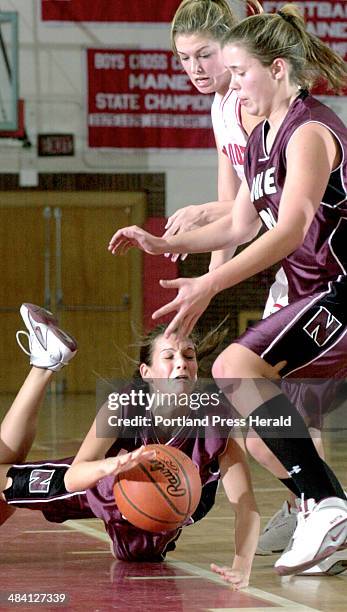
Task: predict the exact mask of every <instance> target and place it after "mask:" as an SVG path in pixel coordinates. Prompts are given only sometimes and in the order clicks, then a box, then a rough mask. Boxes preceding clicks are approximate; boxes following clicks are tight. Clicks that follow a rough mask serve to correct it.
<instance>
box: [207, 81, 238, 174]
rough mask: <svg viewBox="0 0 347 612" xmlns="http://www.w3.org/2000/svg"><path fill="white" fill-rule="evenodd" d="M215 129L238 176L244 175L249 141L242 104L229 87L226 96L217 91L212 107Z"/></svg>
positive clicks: (220, 143)
mask: <svg viewBox="0 0 347 612" xmlns="http://www.w3.org/2000/svg"><path fill="white" fill-rule="evenodd" d="M211 118H212V125H213V131H214V133H215V135H216V137H217V139H218V142H219V146H220V147H221V148H222V151H223V153H224V154H225V155H226V156H227V157H228V158H229V159H230V162H231V163H232V165H233V167H234V168H235V171H236V173H237V176H238V177H239V179H240V180H241V181H242V179H243V177H244V170H243V162H244V155H245V149H246V142H247V134H246V133H245V131H244V129H243V127H242V123H241V105H240V102H239V100H238V97H237V95H236V93H235V91H233V90H231V89H229V90H228V91H227V93H226V94H225V96H224V97H223V96H221V95H220V94H218V93H216V94H215V96H214V100H213V103H212V107H211Z"/></svg>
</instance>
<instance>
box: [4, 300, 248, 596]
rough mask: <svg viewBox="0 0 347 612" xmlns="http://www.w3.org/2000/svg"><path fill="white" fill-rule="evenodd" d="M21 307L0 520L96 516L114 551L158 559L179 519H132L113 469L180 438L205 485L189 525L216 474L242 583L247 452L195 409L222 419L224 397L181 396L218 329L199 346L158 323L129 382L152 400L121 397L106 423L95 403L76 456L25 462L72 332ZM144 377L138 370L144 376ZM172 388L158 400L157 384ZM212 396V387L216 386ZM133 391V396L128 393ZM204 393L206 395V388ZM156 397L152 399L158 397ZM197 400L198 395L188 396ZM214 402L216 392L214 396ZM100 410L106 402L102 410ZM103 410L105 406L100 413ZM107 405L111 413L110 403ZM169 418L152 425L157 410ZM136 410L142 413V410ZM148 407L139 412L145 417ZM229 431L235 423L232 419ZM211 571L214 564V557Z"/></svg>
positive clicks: (233, 575) (205, 505) (68, 353)
mask: <svg viewBox="0 0 347 612" xmlns="http://www.w3.org/2000/svg"><path fill="white" fill-rule="evenodd" d="M21 315H22V317H23V320H24V323H25V325H26V327H27V329H28V332H18V333H17V339H18V340H19V343H20V335H22V334H25V335H27V337H28V341H29V351H27V350H26V349H25V347H23V345H22V344H21V343H20V345H21V347H22V348H23V350H25V352H28V354H29V355H30V363H31V365H32V366H33V367H32V369H31V371H30V373H29V375H28V377H27V378H26V380H25V382H24V384H23V386H22V388H21V390H20V391H19V393H18V395H17V397H16V399H15V401H14V403H13V404H12V406H11V408H10V410H9V411H8V413H7V414H6V415H5V417H4V420H3V422H2V423H1V430H0V524H2V523H4V522H5V521H6V519H7V518H9V516H10V515H11V514H12V513H13V512H14V511H15V508H16V507H22V508H23V507H24V508H30V509H31V510H40V511H42V513H43V515H44V516H45V518H46V519H47V520H49V521H53V522H58V523H61V522H64V521H66V520H71V519H82V518H95V517H98V518H100V519H102V521H103V522H104V525H105V529H106V531H107V533H108V535H109V536H110V544H111V550H112V553H113V554H114V556H115V557H116V558H118V559H121V560H125V561H156V562H159V561H163V560H164V559H165V556H166V553H167V552H168V551H170V550H171V551H172V550H174V548H175V542H176V540H177V539H178V537H179V536H180V534H181V531H182V530H181V528H180V529H175V530H174V531H170V532H161V533H149V532H147V531H143V530H141V529H138V528H136V527H134V526H133V525H131V524H130V523H129V522H128V521H127V520H126V518H125V517H124V516H122V514H121V513H120V511H119V510H118V508H117V506H116V504H115V500H114V494H113V485H114V478H115V475H116V474H118V473H119V472H121V471H124V470H126V469H130V468H131V467H133V466H134V465H136V464H137V463H138V462H139V461H140V460H141V459H142V458H147V459H151V458H153V452H152V451H146V445H147V444H158V443H163V444H168V445H171V446H175V447H177V448H180V449H181V450H182V451H183V452H185V453H186V454H187V455H188V456H190V457H191V458H192V460H193V461H194V463H195V465H196V466H197V467H198V469H199V472H200V477H201V481H202V484H203V489H202V490H203V492H202V496H201V500H200V502H199V505H198V507H197V509H196V511H195V512H194V514H193V515H192V517H190V518H189V519H188V520H187V525H189V524H192V523H193V522H196V521H198V520H200V519H202V518H203V517H204V516H205V515H206V514H207V512H208V511H209V510H210V508H211V507H212V506H213V504H214V499H215V493H216V489H217V483H218V480H219V479H220V478H221V479H222V481H223V486H224V488H225V491H226V493H227V496H228V499H229V501H230V503H231V505H232V506H233V508H234V510H235V513H236V522H235V557H234V562H233V568H232V570H231V572H230V574H229V578H230V582H232V583H233V585H234V587H235V588H236V589H238V588H242V587H244V586H247V584H248V580H249V576H250V572H251V566H252V560H253V556H254V552H255V549H256V545H257V538H258V534H259V522H260V521H259V514H258V512H257V509H256V504H255V500H254V495H253V492H252V487H251V481H250V476H249V470H248V466H247V461H246V453H245V450H244V446H243V440H242V438H237V436H233V435H232V430H233V428H232V427H230V424H228V423H225V424H223V423H221V424H220V425H218V424H216V425H213V421H212V419H211V418H210V419H208V422H207V425H206V424H205V423H204V422H203V420H202V418H203V417H204V416H206V415H209V416H210V417H211V416H213V415H215V414H216V413H218V414H219V412H220V411H221V409H222V413H223V414H224V416H225V419H227V418H228V417H229V416H230V410H229V407H228V405H226V404H221V403H220V402H217V403H218V405H219V408H218V409H216V408H215V407H214V406H212V405H210V406H206V401H208V400H209V398H208V397H207V400H206V395H205V398H204V403H201V405H196V404H194V409H193V407H192V410H191V409H190V405H189V404H188V405H187V403H185V404H184V403H182V402H181V401H178V402H174V401H173V400H172V396H174V397H176V398H179V400H182V399H185V398H187V397H189V398H191V399H192V391H193V389H194V387H195V383H196V380H197V372H198V363H197V354H200V357H203V356H204V355H205V356H207V355H208V354H209V353H210V351H211V350H213V347H215V346H216V345H217V344H218V341H219V340H221V338H222V336H221V335H220V334H219V333H216V334H212V335H211V336H210V337H209V338H206V339H204V340H203V341H202V342H200V343H199V345H198V346H196V345H195V344H194V341H193V339H192V338H184V339H180V340H179V339H177V338H176V337H175V336H173V335H171V336H170V337H169V338H165V337H164V335H163V332H164V330H165V328H163V327H160V328H156V329H155V330H153V332H151V333H150V334H149V335H148V336H147V338H145V339H144V341H143V342H142V345H141V351H140V364H139V371H138V373H137V374H138V379H136V381H133V382H132V384H131V390H136V389H137V388H138V387H137V385H138V384H139V381H140V382H141V385H142V387H141V389H142V390H146V391H148V392H150V393H152V394H153V396H154V400H155V401H154V402H152V403H151V409H150V410H148V406H147V405H143V403H140V404H138V405H137V406H136V404H135V405H134V404H132V403H131V402H129V405H128V406H126V405H124V406H120V407H119V408H120V410H119V411H118V412H119V413H120V414H121V416H122V418H123V419H124V420H125V421H124V425H119V426H114V427H111V428H110V427H109V428H108V429H106V430H105V428H104V420H106V421H107V414H106V418H105V419H104V413H103V412H102V409H101V413H98V416H97V418H96V419H95V420H94V423H93V425H92V427H91V428H90V431H89V432H88V433H87V435H86V437H85V439H84V441H83V443H82V445H81V448H80V450H79V451H78V453H77V455H76V457H69V458H68V459H62V460H60V461H56V460H54V461H43V462H42V461H41V462H31V463H24V461H25V459H26V456H27V453H28V452H29V450H30V447H31V445H32V442H33V439H34V436H35V429H36V424H37V418H38V414H39V410H40V407H41V403H42V399H43V397H44V394H45V391H46V389H47V386H48V384H49V382H50V380H51V377H52V375H53V374H54V372H55V371H58V370H60V369H61V368H62V367H63V366H64V365H66V364H67V363H68V362H69V361H70V360H71V359H72V358H73V357H74V355H75V354H76V350H77V344H76V341H75V340H74V339H73V338H72V337H71V336H69V335H68V334H66V333H65V332H63V331H62V330H61V329H59V327H58V325H57V321H56V320H55V318H54V317H53V315H52V314H51V313H49V312H48V311H47V310H45V309H43V308H39V307H38V306H34V305H33V304H23V305H22V307H21ZM142 379H143V380H142ZM157 389H160V390H161V391H162V393H166V395H170V398H171V400H170V401H169V400H165V398H164V400H163V401H161V399H160V397H161V396H160V395H158V393H157ZM214 391H215V392H216V393H215V396H217V398H218V397H220V394H219V392H218V390H217V389H216V388H215V389H214ZM129 397H130V398H131V397H132V396H130V395H129ZM209 397H211V398H212V395H211V396H209ZM158 398H159V399H158ZM196 401H198V400H196ZM213 402H214V403H215V397H214V399H213ZM106 412H107V410H106ZM109 414H110V412H109V411H108V416H109ZM112 414H115V413H114V412H113V413H112ZM134 415H136V416H137V417H138V422H139V424H138V425H136V424H135V425H133V426H130V427H129V426H128V425H127V424H126V419H128V420H130V418H131V417H134ZM160 415H162V416H165V419H167V420H169V421H170V417H171V418H172V423H173V424H172V426H171V424H170V422H169V423H168V424H166V423H164V425H163V426H161V425H160V420H159V425H157V419H156V418H155V417H157V416H160ZM192 415H194V417H198V421H199V416H200V417H202V418H201V423H202V424H201V426H200V425H197V426H192V425H189V423H187V425H186V424H184V422H183V424H182V426H178V425H177V427H176V426H175V417H178V416H180V417H183V416H188V417H189V416H192ZM141 417H142V418H141ZM145 417H146V418H145ZM234 431H235V429H234ZM212 569H214V570H215V571H220V570H221V568H219V567H218V566H216V565H214V566H213V567H212Z"/></svg>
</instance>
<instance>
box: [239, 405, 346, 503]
mask: <svg viewBox="0 0 347 612" xmlns="http://www.w3.org/2000/svg"><path fill="white" fill-rule="evenodd" d="M249 418H250V426H251V427H253V429H254V430H255V431H256V432H257V434H258V435H259V437H260V438H261V439H262V440H263V442H265V444H266V446H268V448H269V449H270V450H271V451H272V452H273V453H274V455H275V456H276V457H277V459H279V461H280V462H281V463H282V465H284V467H285V468H286V470H287V471H288V475H289V476H291V477H292V479H293V481H294V483H295V484H296V486H297V488H298V490H299V491H300V493H304V495H305V498H306V499H309V498H311V497H313V498H314V499H315V500H316V501H317V502H318V501H320V500H321V499H324V498H325V497H342V499H345V495H344V494H343V491H342V488H341V487H340V486H336V485H335V484H334V482H333V481H332V479H331V477H330V476H329V474H328V473H327V471H326V469H325V467H324V465H323V462H322V459H321V458H320V456H319V455H318V453H317V451H316V448H315V446H314V444H313V441H312V438H311V436H310V434H309V431H308V429H307V427H306V425H305V423H304V420H303V418H302V417H301V415H300V414H299V413H298V411H297V410H296V408H295V407H294V406H293V405H292V404H291V403H290V401H289V400H288V398H287V397H286V396H285V395H282V394H280V395H277V396H275V397H273V398H272V399H270V400H268V401H267V402H264V403H263V404H261V406H259V407H258V408H257V409H256V410H254V412H252V414H251V415H250V417H249ZM262 419H265V420H266V421H265V422H266V423H267V425H266V426H264V425H263V424H262ZM274 420H276V421H277V423H278V424H275V423H274ZM284 422H288V423H290V425H285V424H284ZM263 423H264V421H263ZM268 423H270V425H268ZM271 423H273V424H272V425H271ZM336 482H337V484H338V485H339V483H338V481H337V479H336ZM341 491H342V496H341Z"/></svg>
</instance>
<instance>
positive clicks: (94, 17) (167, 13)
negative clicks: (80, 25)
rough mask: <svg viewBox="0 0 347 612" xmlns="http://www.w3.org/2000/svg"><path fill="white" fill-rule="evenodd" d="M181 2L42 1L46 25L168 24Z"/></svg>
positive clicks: (145, 0) (121, 0)
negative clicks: (87, 23) (100, 23)
mask: <svg viewBox="0 0 347 612" xmlns="http://www.w3.org/2000/svg"><path fill="white" fill-rule="evenodd" d="M179 3H180V0H128V1H126V2H124V0H42V3H41V15H42V20H43V21H57V22H59V21H60V22H62V21H66V22H71V21H89V22H108V21H112V22H117V21H118V22H122V23H126V22H128V23H134V22H140V23H160V22H164V23H168V22H169V21H171V19H172V17H173V15H174V13H175V11H176V9H177V7H178V5H179Z"/></svg>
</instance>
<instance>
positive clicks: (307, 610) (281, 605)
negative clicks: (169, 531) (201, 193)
mask: <svg viewBox="0 0 347 612" xmlns="http://www.w3.org/2000/svg"><path fill="white" fill-rule="evenodd" d="M64 524H65V526H66V527H68V528H69V529H72V530H75V531H79V532H81V533H84V534H85V535H89V536H91V537H92V538H96V539H97V540H101V541H102V542H107V544H109V542H110V538H109V537H108V535H107V534H106V533H103V532H102V531H98V530H97V529H95V528H93V527H90V526H88V525H85V524H84V523H81V522H80V521H77V520H76V521H66V522H65V523H64ZM167 563H168V564H169V565H173V566H174V567H176V568H177V569H181V570H182V571H186V572H189V573H191V574H195V575H196V576H197V577H201V578H205V579H206V580H210V581H211V582H215V583H217V584H220V585H223V586H225V584H226V583H225V582H224V580H222V578H220V577H219V576H218V575H217V574H214V573H213V572H211V571H209V570H206V569H203V568H201V567H197V566H196V565H193V564H191V563H188V562H186V561H167ZM242 592H244V593H248V594H249V595H253V596H254V597H259V598H260V599H263V600H264V599H265V600H267V601H268V602H269V603H272V604H277V605H278V607H272V608H270V609H269V608H261V607H259V608H258V607H257V608H243V612H252V611H254V612H261V611H262V610H266V612H270V611H271V612H283V611H284V610H285V611H286V612H319V610H317V609H316V608H311V607H309V606H305V605H304V604H300V603H297V602H295V601H291V600H290V599H286V598H285V597H279V596H278V595H273V594H272V593H268V592H267V591H262V590H261V589H257V588H254V587H247V588H246V589H242ZM208 612H235V608H230V609H227V608H222V609H221V608H219V609H218V608H208Z"/></svg>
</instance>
